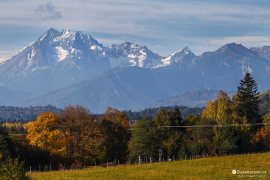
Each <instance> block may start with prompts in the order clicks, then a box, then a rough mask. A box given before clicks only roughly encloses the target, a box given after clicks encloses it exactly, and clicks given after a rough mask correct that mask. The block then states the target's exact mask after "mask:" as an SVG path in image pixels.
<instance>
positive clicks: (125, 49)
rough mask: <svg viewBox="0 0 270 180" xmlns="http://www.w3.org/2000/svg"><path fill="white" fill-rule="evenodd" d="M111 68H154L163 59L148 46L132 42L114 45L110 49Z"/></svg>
mask: <svg viewBox="0 0 270 180" xmlns="http://www.w3.org/2000/svg"><path fill="white" fill-rule="evenodd" d="M107 52H108V55H109V57H110V58H109V59H110V63H111V67H112V68H114V67H128V66H137V67H141V68H153V67H156V66H158V65H159V64H160V63H161V59H162V57H161V56H160V55H158V54H156V53H154V52H153V51H151V50H150V49H148V48H147V47H146V46H141V45H138V44H135V43H131V42H125V43H122V44H114V45H112V46H110V47H109V48H108V51H107Z"/></svg>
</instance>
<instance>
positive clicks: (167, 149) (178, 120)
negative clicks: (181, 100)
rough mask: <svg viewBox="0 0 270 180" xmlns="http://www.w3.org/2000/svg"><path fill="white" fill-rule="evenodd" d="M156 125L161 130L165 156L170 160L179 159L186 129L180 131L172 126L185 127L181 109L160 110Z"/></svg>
mask: <svg viewBox="0 0 270 180" xmlns="http://www.w3.org/2000/svg"><path fill="white" fill-rule="evenodd" d="M154 123H155V125H156V126H157V127H158V128H159V131H160V138H161V139H162V147H161V149H162V150H163V154H164V155H165V157H166V156H168V157H169V158H173V157H175V158H177V157H178V156H179V151H180V149H181V148H182V146H183V142H182V140H183V139H182V137H183V135H184V129H178V128H174V127H170V126H180V125H183V123H184V120H183V118H182V114H181V112H180V109H179V108H178V107H176V108H175V109H173V110H164V109H162V110H160V111H159V112H158V114H157V115H156V116H155V118H154Z"/></svg>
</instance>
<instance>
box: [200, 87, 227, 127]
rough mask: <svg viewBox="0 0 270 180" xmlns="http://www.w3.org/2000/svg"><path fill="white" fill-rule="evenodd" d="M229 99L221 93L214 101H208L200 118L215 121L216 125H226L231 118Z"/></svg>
mask: <svg viewBox="0 0 270 180" xmlns="http://www.w3.org/2000/svg"><path fill="white" fill-rule="evenodd" d="M231 104H232V103H231V100H230V97H229V96H228V95H227V94H226V93H224V92H223V91H221V92H220V93H219V96H218V98H217V99H216V100H215V101H209V102H208V104H207V106H206V107H205V109H204V110H203V113H202V117H203V118H206V119H215V120H216V121H217V122H218V123H226V122H228V121H230V119H231V117H230V115H231V112H232V111H231V106H232V105H231Z"/></svg>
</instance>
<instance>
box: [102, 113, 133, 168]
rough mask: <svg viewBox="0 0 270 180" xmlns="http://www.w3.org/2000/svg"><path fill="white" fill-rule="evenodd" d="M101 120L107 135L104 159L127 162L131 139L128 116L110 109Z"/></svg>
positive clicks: (104, 132)
mask: <svg viewBox="0 0 270 180" xmlns="http://www.w3.org/2000/svg"><path fill="white" fill-rule="evenodd" d="M101 118H102V120H101V127H102V129H103V134H104V135H105V141H104V146H105V148H104V152H103V158H104V159H105V160H106V161H116V162H117V161H119V162H120V163H123V162H125V161H126V160H127V155H128V152H127V150H128V141H129V138H130V134H129V130H128V129H129V120H128V118H127V116H126V114H125V113H123V112H121V111H119V110H117V109H113V108H108V109H107V110H106V112H105V113H104V115H103V116H102V117H101Z"/></svg>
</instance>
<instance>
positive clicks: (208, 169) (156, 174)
mask: <svg viewBox="0 0 270 180" xmlns="http://www.w3.org/2000/svg"><path fill="white" fill-rule="evenodd" d="M232 170H236V174H233V173H232ZM29 176H30V177H31V178H32V179H37V180H38V179H40V180H57V179H59V180H60V179H63V180H64V179H76V180H79V179H82V180H83V179H93V180H96V179H136V180H137V179H191V180H194V179H211V180H212V179H238V178H243V179H247V178H249V179H270V153H260V154H247V155H236V156H222V157H209V158H200V159H193V160H181V161H174V162H162V163H151V164H141V165H119V166H112V167H90V168H85V169H82V170H64V171H51V172H32V173H31V174H29Z"/></svg>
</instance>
